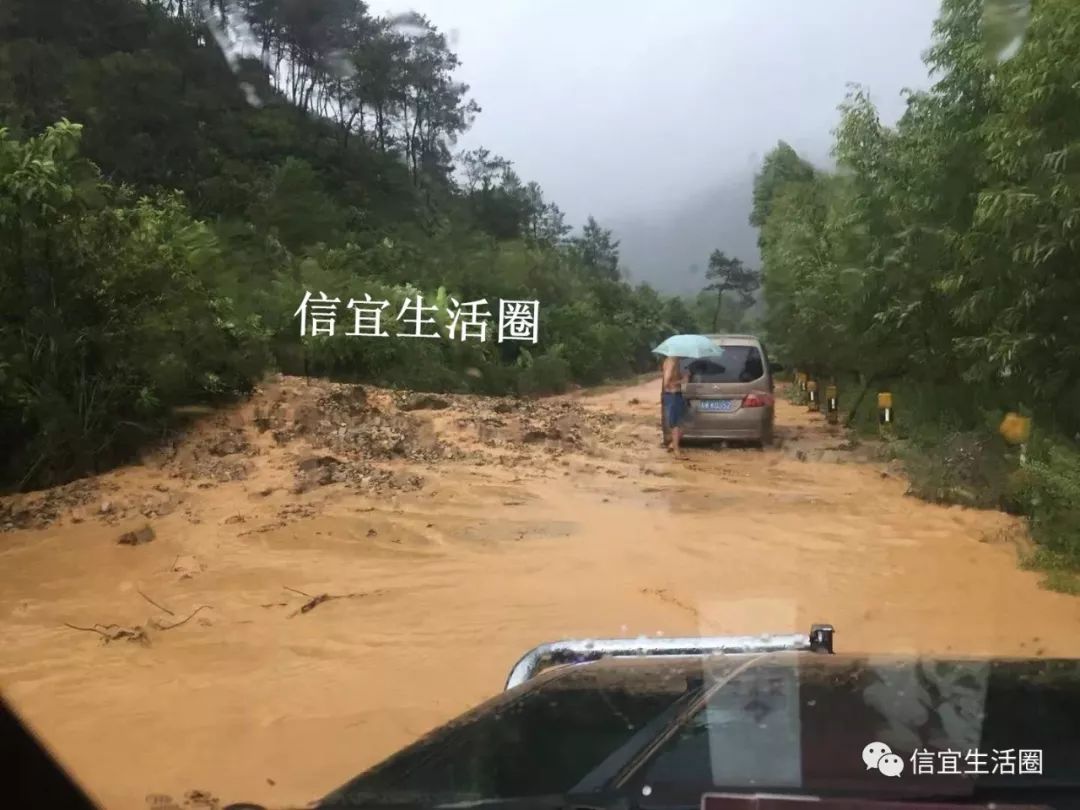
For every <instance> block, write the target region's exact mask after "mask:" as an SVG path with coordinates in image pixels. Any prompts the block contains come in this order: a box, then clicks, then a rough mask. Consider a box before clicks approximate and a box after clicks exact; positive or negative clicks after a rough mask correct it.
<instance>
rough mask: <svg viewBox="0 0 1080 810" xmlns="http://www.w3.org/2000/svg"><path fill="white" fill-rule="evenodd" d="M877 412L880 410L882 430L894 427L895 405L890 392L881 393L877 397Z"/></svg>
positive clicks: (879, 418)
mask: <svg viewBox="0 0 1080 810" xmlns="http://www.w3.org/2000/svg"><path fill="white" fill-rule="evenodd" d="M877 410H878V424H880V425H881V427H882V428H890V427H892V421H893V404H892V394H891V393H890V392H888V391H881V392H880V393H878V395H877Z"/></svg>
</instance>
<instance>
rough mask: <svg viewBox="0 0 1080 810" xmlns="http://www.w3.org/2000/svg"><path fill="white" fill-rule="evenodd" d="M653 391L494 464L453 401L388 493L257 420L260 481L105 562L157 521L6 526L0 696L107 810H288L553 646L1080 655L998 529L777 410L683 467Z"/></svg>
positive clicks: (188, 504)
mask: <svg viewBox="0 0 1080 810" xmlns="http://www.w3.org/2000/svg"><path fill="white" fill-rule="evenodd" d="M656 399H657V383H656V381H649V382H646V383H643V384H641V385H640V386H636V387H627V388H619V389H616V390H611V391H608V392H606V393H603V394H599V395H594V396H587V397H579V398H578V399H577V402H579V403H580V404H581V405H583V406H584V409H585V410H586V411H587V412H588V413H589V414H592V415H594V416H595V417H596V418H597V419H601V418H602V423H603V424H605V425H608V427H609V430H608V431H607V432H606V433H605V434H604V437H603V438H598V437H596V436H593V437H592V438H590V439H588V440H585V441H583V442H582V443H581V444H580V446H577V447H573V448H569V449H567V448H566V447H563V446H558V447H556V446H554V445H553V444H552V443H550V442H547V441H545V440H542V439H541V440H538V441H533V442H531V443H529V444H528V445H527V448H528V449H527V450H525V451H521V452H520V453H519V454H518V455H517V456H515V457H514V460H513V462H512V463H507V462H506V461H505V458H504V459H503V462H502V463H497V462H498V459H497V456H496V455H493V454H496V453H497V452H501V447H502V445H500V444H499V442H498V441H495V442H493V443H489V446H490V447H491V448H494V449H491V450H490V452H488V451H485V452H487V455H483V454H480V451H479V448H481V447H483V446H485V445H483V443H482V442H481V441H480V439H482V438H483V437H482V436H481V435H480V434H479V433H476V432H475V431H474V432H472V433H469V432H468V431H464V430H463V429H462V428H461V427H460V420H458V421H455V418H456V414H455V411H454V409H453V408H448V409H444V410H434V411H430V412H425V413H424V416H423V420H424V424H425V425H426V429H427V430H429V431H430V432H432V433H433V434H434V435H437V436H438V435H450V436H452V437H453V438H454V441H455V442H456V443H457V445H458V446H460V447H463V448H465V450H466V451H468V452H463V453H462V454H461V455H460V457H455V458H451V459H448V460H446V461H439V462H431V463H429V464H426V465H419V467H420V468H422V469H421V470H420V471H421V472H422V474H423V477H424V483H423V485H422V486H420V487H419V488H408V487H402V488H400V489H396V490H395V489H390V490H388V491H387V492H385V493H383V494H379V495H375V494H372V493H370V492H364V491H357V490H355V489H350V488H347V487H345V486H344V485H341V484H336V483H332V484H329V485H326V486H321V487H319V488H317V489H313V490H310V491H295V490H294V489H290V478H289V475H290V474H291V472H290V471H291V470H292V468H293V467H292V466H290V465H295V458H294V457H292V456H288V455H286V452H287V450H288V447H289V446H288V445H283V446H282V447H278V446H277V445H276V444H275V443H274V441H273V440H271V439H270V438H269V434H267V435H265V436H263V435H257V434H256V431H254V429H253V428H251V427H250V422H251V421H253V420H254V419H256V418H261V417H259V415H258V410H257V406H256V405H248V406H246V407H245V409H240V410H238V411H237V415H236V420H237V424H239V425H240V427H239V428H237V429H238V430H242V431H247V432H248V433H250V440H251V442H252V443H253V445H255V447H256V450H255V451H253V455H252V456H251V458H252V461H251V465H252V469H251V470H250V471H249V472H248V473H247V474H246V475H245V477H243V478H240V479H238V480H234V481H226V482H219V483H214V484H213V485H206V486H204V485H203V483H197V482H192V483H191V484H190V486H188V487H187V488H186V489H184V492H183V501H182V506H180V507H178V508H176V509H174V510H173V511H171V512H168V513H167V514H164V515H162V516H159V517H153V518H151V519H149V524H150V525H151V526H152V528H153V532H154V539H153V541H152V542H146V543H139V544H136V545H127V544H120V543H118V542H117V537H118V535H120V534H121V533H122V532H123V531H129V530H136V529H138V528H139V527H141V526H142V525H143V524H145V523H147V520H144V519H142V518H140V517H139V516H137V515H136V516H132V517H130V518H125V519H123V520H118V521H111V522H109V521H103V520H101V519H99V516H98V515H97V514H96V513H98V512H102V511H104V512H105V513H110V512H111V511H112V507H111V505H110V504H107V503H103V504H101V505H100V506H99V505H98V503H97V501H94V502H93V503H91V504H90V505H89V506H88V507H86V508H85V510H84V513H82V514H74V515H69V516H66V517H63V518H61V519H58V520H57V521H56V522H55V523H53V524H52V525H50V526H48V527H47V528H43V529H39V530H32V529H25V530H23V529H20V530H16V531H10V532H8V533H5V534H3V535H0V544H2V545H0V583H2V587H0V619H2V628H3V635H4V643H3V644H2V645H0V685H2V688H3V692H4V694H5V696H7V697H8V698H9V699H10V700H11V701H12V702H13V703H14V705H15V706H16V708H17V709H18V710H19V711H20V712H22V713H23V715H24V716H25V718H26V719H27V720H28V721H29V722H30V723H31V724H32V725H33V727H34V728H35V729H36V730H37V731H38V732H39V733H40V734H41V735H42V736H43V737H44V738H45V740H46V741H47V742H48V743H50V744H51V745H52V746H53V747H54V749H55V751H56V752H57V754H58V756H59V757H60V759H61V760H62V762H63V763H64V764H65V765H66V766H67V767H68V768H69V769H70V770H71V771H72V772H73V774H74V775H75V776H76V778H77V779H78V780H79V781H80V782H81V783H82V784H83V785H84V786H85V788H86V789H87V790H88V791H90V792H91V793H92V794H93V795H94V796H95V798H96V799H98V800H99V801H100V802H101V803H102V804H103V805H104V806H106V807H109V808H144V807H147V806H150V805H148V802H150V803H154V802H157V803H158V806H159V807H163V806H167V805H166V804H164V800H163V799H162V798H161V797H164V796H169V797H172V799H173V800H174V801H175V802H176V804H177V805H181V804H183V801H184V796H185V794H187V793H188V792H189V791H192V790H198V791H202V792H203V793H205V794H210V795H213V796H215V797H217V798H219V799H220V800H221V802H222V803H223V804H224V803H228V802H238V801H253V802H260V803H264V804H266V805H268V806H277V807H284V806H289V805H294V806H303V805H304V804H306V803H307V802H308V801H310V800H312V799H315V798H317V797H319V796H321V795H323V794H325V793H326V792H328V791H329V790H331V789H332V788H334V787H336V786H337V785H339V784H340V783H342V782H343V781H345V780H346V779H348V778H349V777H351V776H353V775H355V774H356V773H358V772H359V771H361V770H363V769H364V768H366V767H368V766H370V765H372V764H374V763H375V762H377V761H378V760H379V759H381V758H382V757H384V756H386V755H388V754H390V753H392V752H393V751H395V750H396V749H398V748H400V747H401V746H403V745H404V744H406V743H408V742H410V741H411V740H413V739H415V738H416V737H417V736H418V735H420V734H422V733H423V732H425V731H427V730H429V729H430V728H432V727H433V726H435V725H437V724H439V723H441V722H443V721H445V720H448V719H450V718H451V717H453V716H455V715H457V714H458V713H460V712H461V711H463V710H465V709H467V708H469V707H470V706H472V705H474V704H475V703H477V702H479V701H481V700H484V699H485V698H487V697H490V696H491V695H493V694H495V693H497V692H498V691H499V690H500V689H501V688H502V685H503V682H504V680H505V678H506V676H507V674H508V672H509V670H510V668H511V667H512V666H513V664H514V662H515V661H516V660H517V659H518V658H519V657H520V655H521V654H522V653H524V652H525V651H526V650H528V649H529V648H531V647H532V646H534V645H536V644H538V643H541V642H544V641H551V640H555V639H559V638H566V637H581V636H627V635H631V636H636V635H640V634H648V635H698V634H724V633H740V634H742V633H758V632H785V633H786V632H802V631H804V630H807V629H808V628H809V626H810V624H811V623H812V622H830V623H832V624H834V625H835V627H836V631H837V634H836V649H837V651H838V652H844V651H865V652H882V653H884V652H907V651H920V652H938V653H941V652H948V653H953V654H961V653H963V654H1001V655H1040V656H1056V655H1061V656H1070V655H1071V656H1075V655H1080V599H1077V598H1075V597H1069V596H1065V595H1061V594H1055V593H1051V592H1048V591H1045V590H1042V589H1040V588H1039V586H1038V579H1039V578H1038V576H1037V575H1036V574H1033V573H1029V572H1025V571H1021V570H1019V568H1018V567H1017V562H1016V543H1017V542H1022V540H1023V537H1022V534H1023V533H1022V529H1021V528H1020V526H1019V523H1018V522H1017V521H1015V519H1013V518H1010V517H1008V516H1006V515H1002V514H999V513H994V512H981V511H975V510H969V509H963V508H959V507H940V506H934V505H930V504H925V503H922V502H919V501H916V500H914V499H912V498H909V497H906V496H905V495H904V492H905V489H906V483H905V482H904V481H903V480H901V479H900V478H898V477H896V476H895V475H893V474H891V473H889V472H886V471H885V470H884V468H883V467H881V466H880V465H876V464H873V463H870V462H865V461H863V462H856V461H855V460H854V459H853V458H852V453H851V452H850V451H845V450H843V449H839V448H841V447H843V445H842V444H841V442H842V440H843V437H842V436H840V435H839V434H836V435H830V434H829V433H828V432H827V431H826V428H825V426H824V424H823V422H822V420H821V418H820V417H819V416H811V415H809V414H807V413H806V412H805V409H802V408H796V407H795V406H792V405H789V404H787V403H784V402H780V403H779V404H778V434H779V436H780V438H781V446H780V447H778V448H773V449H770V450H768V451H765V452H761V451H755V450H749V449H726V448H717V447H691V448H690V449H689V451H688V459H687V460H686V461H683V462H674V461H673V460H672V459H671V458H670V457H669V456H668V455H667V454H666V453H664V452H663V451H662V450H661V449H660V447H659V445H658V439H659V436H658V430H657V424H656V422H657V416H658V413H657V411H658V407H657V404H656ZM481 433H482V431H481ZM472 449H476V452H475V453H473V452H472ZM402 466H403V472H406V470H404V466H407V465H402ZM414 467H417V465H412V467H410V468H409V470H408V471H409V472H411V471H412V470H413V468H414ZM104 478H106V479H107V480H108V482H109V485H110V487H111V489H110V490H109V492H110V493H111V494H110V495H109V496H108V497H109V498H111V499H113V500H114V501H118V500H122V499H123V497H124V493H125V492H126V491H135V490H137V491H138V492H139V493H143V492H153V491H156V492H163V491H168V492H169V493H174V490H176V489H177V487H178V484H177V483H176V479H175V476H173V477H170V476H169V475H167V474H166V472H165V471H164V470H163V469H159V468H157V467H155V466H153V465H142V466H132V467H129V468H125V469H123V470H118V471H116V472H114V473H110V474H109V475H108V476H105V477H104ZM155 488H156V489H155ZM168 497H172V495H171V494H170V495H168ZM106 506H108V507H109V509H105V507H106ZM162 511H165V510H162ZM283 516H284V517H283ZM322 595H326V596H329V597H340V598H329V599H325V600H323V599H319V598H318V597H321V596H322ZM313 602H314V604H312V603H313ZM202 606H205V607H202ZM305 606H310V607H308V609H307V610H302V608H304V607H305ZM196 610H197V611H198V612H197V613H194V615H192V613H193V611H196ZM188 616H191V618H190V619H188V620H187V621H186V623H184V624H183V625H177V626H174V625H176V623H177V622H179V621H181V620H184V619H185V618H186V617H188ZM95 624H97V625H101V626H106V625H110V624H115V625H118V626H121V627H127V628H132V627H148V628H149V629H148V638H149V641H150V643H148V644H144V643H139V642H138V641H136V642H132V641H129V640H124V639H120V640H117V641H112V642H111V643H108V644H105V643H103V641H102V636H101V633H100V632H98V631H96V630H95V629H94V625H95ZM69 625H73V626H74V627H72V626H69ZM76 628H87V629H82V630H80V629H76ZM98 630H100V627H99V628H98Z"/></svg>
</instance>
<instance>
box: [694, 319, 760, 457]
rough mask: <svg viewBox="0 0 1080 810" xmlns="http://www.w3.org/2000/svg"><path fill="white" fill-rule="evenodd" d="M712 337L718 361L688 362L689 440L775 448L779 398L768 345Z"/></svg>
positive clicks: (750, 339)
mask: <svg viewBox="0 0 1080 810" xmlns="http://www.w3.org/2000/svg"><path fill="white" fill-rule="evenodd" d="M708 337H709V338H710V339H711V340H712V341H713V342H714V343H716V345H717V347H718V348H719V350H720V353H719V354H718V356H717V357H711V358H703V359H700V360H684V361H683V371H684V373H685V374H686V382H684V383H683V396H684V397H685V398H686V408H687V410H686V416H685V417H684V419H683V424H682V428H683V431H682V435H683V438H684V439H689V440H694V439H701V440H706V439H724V440H734V441H746V442H752V443H754V444H758V445H761V446H762V447H764V446H766V445H769V444H771V443H772V440H773V425H774V422H775V397H774V395H773V378H772V371H773V370H772V368H770V366H769V359H768V355H767V354H766V353H765V347H764V345H762V343H761V341H760V340H758V339H757V338H756V337H754V336H753V335H708Z"/></svg>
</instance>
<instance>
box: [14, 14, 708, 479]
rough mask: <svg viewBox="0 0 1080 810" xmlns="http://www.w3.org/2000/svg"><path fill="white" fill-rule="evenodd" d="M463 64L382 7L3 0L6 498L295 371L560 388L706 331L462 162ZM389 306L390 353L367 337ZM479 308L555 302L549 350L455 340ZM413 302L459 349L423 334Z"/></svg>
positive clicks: (528, 186)
mask: <svg viewBox="0 0 1080 810" xmlns="http://www.w3.org/2000/svg"><path fill="white" fill-rule="evenodd" d="M456 65H457V59H456V57H455V55H454V54H453V53H452V52H451V50H450V49H449V47H448V45H447V41H446V38H445V37H444V36H443V34H442V33H440V32H439V31H437V30H436V29H435V28H434V27H433V26H432V25H431V23H430V22H429V21H427V20H426V19H424V18H422V17H415V16H409V17H407V18H403V19H395V20H390V19H385V18H380V17H377V16H375V15H374V14H373V13H372V12H371V11H370V10H369V9H368V8H367V7H366V6H365V4H364V3H362V2H360V0H206V1H205V2H199V1H198V0H187V2H185V0H145V1H144V2H140V0H80V2H77V3H72V2H61V0H6V2H4V3H3V5H2V6H0V126H2V127H3V134H2V140H0V314H2V325H0V437H2V438H0V456H2V458H3V459H4V462H3V470H2V478H3V480H4V481H6V482H7V484H9V485H13V486H15V487H28V486H35V485H41V484H47V483H51V482H56V481H59V480H63V479H65V478H69V477H71V476H72V475H76V474H79V473H82V472H86V471H90V470H93V469H96V468H100V467H102V466H105V465H108V464H110V463H113V462H114V461H115V460H116V459H118V458H120V457H122V456H124V455H125V454H127V453H129V452H130V451H131V450H132V449H133V448H134V447H136V446H138V445H139V444H140V443H141V442H142V441H144V440H145V439H147V438H152V437H154V436H155V435H158V433H159V432H160V430H161V429H162V426H163V425H164V424H165V423H166V421H167V419H168V417H169V415H170V413H171V412H172V411H173V409H175V407H177V406H181V405H190V404H195V403H200V402H207V401H212V400H214V399H215V398H220V397H228V396H231V395H234V394H236V393H238V392H243V391H245V390H247V389H249V388H250V386H251V385H252V384H253V382H254V381H255V380H257V379H258V378H259V376H260V375H261V374H262V373H263V372H264V371H265V370H267V369H269V368H273V367H278V368H281V369H283V370H285V371H289V372H306V373H309V374H319V375H328V376H338V377H347V378H350V379H355V380H363V381H367V382H372V383H386V384H402V385H409V386H413V387H420V388H427V389H451V390H473V391H482V392H489V393H504V392H521V393H535V392H545V391H558V390H562V389H563V388H564V387H565V386H566V385H567V384H568V383H569V382H571V381H577V382H579V383H593V382H598V381H601V380H603V379H607V378H612V377H618V376H621V375H626V374H627V373H630V372H633V371H638V370H642V369H644V368H646V367H648V365H649V364H650V363H651V358H650V355H649V349H650V347H651V346H652V345H655V342H657V341H658V340H659V339H660V338H661V337H662V336H664V335H666V334H668V333H670V332H672V331H688V330H692V329H693V328H694V327H695V324H694V322H693V316H692V314H691V313H690V311H689V310H688V308H687V307H686V306H684V305H683V303H682V302H681V301H680V300H678V299H674V298H665V297H662V296H660V295H658V294H657V293H656V292H654V291H653V290H652V289H650V288H649V287H647V286H636V287H635V286H632V285H631V284H629V283H627V282H626V281H624V280H623V279H622V277H621V272H620V263H619V256H618V242H617V240H615V239H614V238H613V237H612V235H611V234H610V232H608V231H607V230H605V229H604V228H603V227H602V226H600V225H599V224H597V223H596V222H595V221H592V220H590V222H589V223H588V225H587V226H586V227H585V228H584V229H582V230H581V231H577V232H573V231H572V229H571V228H570V227H569V224H568V223H566V222H565V221H564V217H563V215H562V213H561V212H560V210H559V208H558V206H557V205H556V204H555V203H554V202H552V201H549V200H546V199H545V198H544V195H543V191H542V189H541V188H540V187H539V185H537V184H536V183H532V182H528V181H527V179H525V178H520V177H518V176H517V174H516V173H515V172H514V170H513V167H512V163H511V162H510V161H509V160H507V159H504V158H502V157H499V156H497V155H494V154H492V153H490V152H488V151H486V150H483V149H477V150H473V151H472V152H470V153H468V154H466V155H464V156H461V157H460V159H456V158H455V157H454V153H453V149H454V141H455V138H456V136H457V135H459V134H460V133H461V132H462V131H464V130H465V128H467V127H468V126H469V122H470V121H471V120H472V118H473V117H474V116H475V115H477V114H480V107H479V106H478V104H477V103H476V102H475V101H474V100H473V99H472V98H471V97H470V95H469V90H468V88H467V87H465V86H463V85H461V84H460V83H458V82H457V81H456V80H455V78H454V71H455V67H456ZM308 292H310V293H311V295H312V296H315V297H318V296H320V294H321V293H323V292H325V293H326V294H327V296H328V297H329V298H331V299H338V301H339V303H338V304H337V305H336V306H337V312H336V315H337V324H336V332H335V334H334V335H333V336H329V335H325V334H323V335H319V336H317V337H311V336H308V337H306V338H304V339H301V329H300V326H301V320H300V318H298V317H297V316H296V313H297V312H298V307H299V306H300V305H301V302H302V301H303V300H304V297H305V294H306V293H308ZM366 296H370V300H371V301H372V302H374V303H375V304H381V302H384V301H385V302H386V305H385V306H384V307H382V308H381V309H380V310H379V311H380V313H381V329H382V330H383V331H386V332H387V334H388V336H387V337H359V336H354V337H349V336H347V331H346V330H349V331H357V332H360V330H359V329H355V330H354V320H353V318H354V315H356V316H357V318H359V313H358V310H359V309H360V307H357V308H356V310H354V309H350V308H349V307H348V302H349V301H350V300H352V299H357V300H359V301H361V302H365V301H368V298H367V297H366ZM480 299H485V300H486V301H487V306H486V307H485V308H481V309H485V310H486V311H489V312H490V313H491V314H492V317H493V318H495V317H497V315H498V311H497V309H496V308H497V307H498V306H499V302H500V301H501V300H504V299H505V300H522V301H537V302H538V305H539V329H538V339H537V341H536V342H535V343H533V342H531V341H528V340H519V341H511V340H506V341H503V342H499V341H498V340H497V339H496V336H495V329H496V324H495V322H494V320H493V321H492V323H491V325H490V328H489V329H488V330H487V332H486V334H485V339H484V340H483V341H481V340H480V339H479V336H478V333H477V332H476V330H475V329H474V330H473V332H472V333H471V334H470V335H469V336H468V339H462V338H464V337H466V335H465V332H464V327H461V328H457V329H456V331H455V332H454V338H453V339H451V337H450V336H449V333H450V331H451V330H452V329H455V323H456V321H455V311H456V312H458V313H462V312H464V313H466V314H467V312H468V307H467V305H468V302H472V301H477V300H480ZM410 302H411V304H410ZM410 305H411V306H413V307H417V308H419V307H423V308H424V310H423V312H422V315H423V316H424V318H425V319H426V318H427V317H431V318H433V319H434V324H433V325H432V326H431V327H430V328H431V329H434V330H438V331H439V333H440V334H441V335H442V339H436V340H416V339H409V338H407V337H405V336H404V335H403V334H402V332H403V331H405V330H410V331H411V329H412V327H411V326H410V325H408V324H407V321H408V318H405V319H400V318H398V317H396V316H400V315H402V314H404V313H405V312H406V310H407V309H408V306H410ZM432 305H434V306H435V307H436V309H435V310H433V311H430V312H429V311H427V310H426V308H427V307H429V306H432ZM375 309H379V307H378V306H376V307H375ZM419 311H420V310H419V309H417V310H416V312H419ZM477 311H479V310H477ZM364 317H365V318H368V320H367V321H365V325H366V326H369V327H370V326H371V323H370V318H371V317H372V316H371V308H370V307H369V308H368V314H367V315H365V316H364ZM414 317H416V318H419V317H420V315H415V316H414ZM355 323H356V324H357V325H359V324H360V320H357V321H356V322H355ZM323 326H324V331H325V324H323ZM375 331H376V332H378V331H379V330H378V329H376V330H375ZM361 334H363V333H362V332H361Z"/></svg>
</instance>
